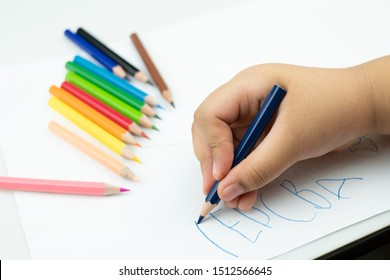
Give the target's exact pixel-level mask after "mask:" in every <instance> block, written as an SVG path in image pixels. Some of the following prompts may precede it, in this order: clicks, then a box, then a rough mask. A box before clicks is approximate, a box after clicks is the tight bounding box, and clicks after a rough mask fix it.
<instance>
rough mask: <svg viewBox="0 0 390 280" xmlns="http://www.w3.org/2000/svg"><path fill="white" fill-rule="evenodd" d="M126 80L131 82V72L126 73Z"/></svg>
mask: <svg viewBox="0 0 390 280" xmlns="http://www.w3.org/2000/svg"><path fill="white" fill-rule="evenodd" d="M125 80H128V81H129V82H131V80H132V78H131V76H130V75H129V74H126V76H125Z"/></svg>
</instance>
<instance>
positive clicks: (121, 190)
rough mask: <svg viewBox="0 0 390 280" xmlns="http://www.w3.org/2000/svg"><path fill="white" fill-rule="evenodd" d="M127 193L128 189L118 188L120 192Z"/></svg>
mask: <svg viewBox="0 0 390 280" xmlns="http://www.w3.org/2000/svg"><path fill="white" fill-rule="evenodd" d="M129 191H130V190H129V189H125V188H120V192H129Z"/></svg>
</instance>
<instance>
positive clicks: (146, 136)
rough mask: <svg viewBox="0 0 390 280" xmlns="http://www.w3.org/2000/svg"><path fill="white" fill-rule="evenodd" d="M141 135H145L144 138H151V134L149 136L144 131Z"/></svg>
mask: <svg viewBox="0 0 390 280" xmlns="http://www.w3.org/2000/svg"><path fill="white" fill-rule="evenodd" d="M141 136H142V137H144V138H146V139H149V140H150V138H149V136H148V135H147V134H146V133H145V132H142V133H141Z"/></svg>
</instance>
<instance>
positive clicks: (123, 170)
mask: <svg viewBox="0 0 390 280" xmlns="http://www.w3.org/2000/svg"><path fill="white" fill-rule="evenodd" d="M48 127H49V130H50V131H51V132H53V133H54V134H56V135H58V136H59V137H61V138H62V139H64V140H65V141H66V142H69V143H70V144H72V145H73V146H75V147H76V148H78V149H79V150H81V151H82V152H84V153H86V154H87V155H89V156H90V157H92V158H93V159H95V160H96V161H98V162H100V163H101V164H103V165H104V166H106V167H107V168H109V169H110V170H112V171H114V172H115V173H116V174H118V175H119V176H121V177H123V178H126V179H131V180H134V181H138V178H137V177H136V176H135V174H134V173H133V172H132V171H131V170H130V168H128V167H127V166H125V165H124V164H123V163H122V162H120V161H119V160H117V159H115V158H113V157H112V156H110V155H108V154H106V153H105V152H103V151H102V150H100V149H98V148H97V147H96V146H94V145H92V144H91V143H89V142H88V141H86V140H84V139H83V138H81V137H80V136H78V135H76V134H74V133H73V132H71V131H70V130H69V129H66V128H65V127H63V126H62V125H60V124H59V123H57V122H55V121H51V122H50V123H49V125H48Z"/></svg>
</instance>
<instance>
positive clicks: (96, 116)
mask: <svg viewBox="0 0 390 280" xmlns="http://www.w3.org/2000/svg"><path fill="white" fill-rule="evenodd" d="M49 91H50V92H51V93H52V94H53V95H54V96H56V97H57V98H59V99H60V100H61V101H63V102H65V103H66V104H67V105H68V106H70V107H71V108H73V109H74V110H76V111H77V112H79V113H80V114H81V115H83V116H84V117H86V118H87V119H89V120H90V121H92V122H94V123H95V124H96V125H98V126H100V127H101V128H102V129H104V130H106V131H107V132H108V133H110V134H112V135H113V136H115V137H116V138H118V139H120V140H122V141H123V140H124V139H123V137H124V135H125V133H126V132H127V130H125V129H124V128H123V127H121V126H119V125H117V124H116V123H114V122H113V121H111V120H110V119H109V118H107V117H106V116H104V115H102V114H100V113H99V112H97V111H96V110H95V109H93V108H91V107H90V106H88V105H87V104H85V103H84V102H82V101H81V100H80V99H78V98H77V97H75V96H73V95H72V94H70V93H69V92H67V91H66V90H64V89H62V88H58V87H56V86H52V87H50V90H49ZM124 142H126V141H124Z"/></svg>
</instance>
